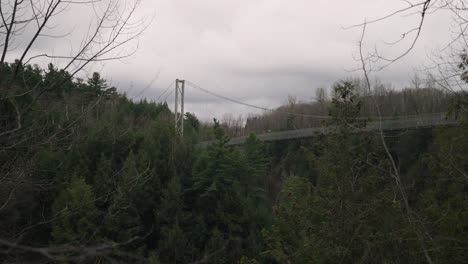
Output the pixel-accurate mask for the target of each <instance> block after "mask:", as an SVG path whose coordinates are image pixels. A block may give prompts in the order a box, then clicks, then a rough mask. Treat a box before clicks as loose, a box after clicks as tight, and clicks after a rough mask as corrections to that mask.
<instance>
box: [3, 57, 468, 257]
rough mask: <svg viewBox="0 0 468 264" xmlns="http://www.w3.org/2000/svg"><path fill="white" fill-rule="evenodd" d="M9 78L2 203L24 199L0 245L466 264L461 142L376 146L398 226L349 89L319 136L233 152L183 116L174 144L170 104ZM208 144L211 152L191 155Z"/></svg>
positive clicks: (424, 138)
mask: <svg viewBox="0 0 468 264" xmlns="http://www.w3.org/2000/svg"><path fill="white" fill-rule="evenodd" d="M463 63H464V64H466V63H465V62H463ZM14 68H15V65H14V64H3V65H0V74H1V76H2V78H0V86H2V87H3V86H5V85H9V88H11V89H9V90H8V89H1V90H0V92H1V94H0V111H1V112H2V115H1V116H0V126H1V127H2V131H3V130H4V129H12V128H14V127H15V126H16V121H17V120H16V114H15V113H16V108H18V109H19V110H20V111H21V112H22V113H24V115H23V116H22V122H23V126H22V128H21V129H20V130H19V132H18V133H13V134H12V135H11V136H7V137H0V144H1V145H2V146H9V147H8V148H5V150H4V151H2V152H0V173H2V174H1V175H0V176H2V177H3V176H4V175H6V176H8V177H7V178H8V180H6V181H2V186H1V188H0V195H3V194H5V192H4V191H3V188H5V189H7V190H8V188H10V187H11V186H13V185H12V184H11V183H10V182H14V183H16V184H19V185H14V187H15V191H14V196H12V197H13V198H12V203H11V204H9V206H6V207H5V208H4V209H3V211H1V213H2V214H0V220H1V222H2V224H3V226H4V228H2V231H0V236H2V238H3V236H8V237H15V236H16V235H17V234H18V233H20V232H23V230H26V231H24V234H23V233H21V237H24V238H26V239H29V240H30V242H31V243H30V244H32V245H37V244H41V245H45V244H46V243H47V242H49V243H50V244H53V245H56V246H61V245H63V244H66V245H79V246H83V245H88V244H89V245H91V244H92V245H96V244H97V245H99V244H100V243H104V244H113V243H123V244H122V245H121V246H119V247H118V251H119V252H118V253H120V255H118V259H119V260H123V262H131V261H133V262H134V260H135V259H139V260H141V261H147V263H244V264H254V263H337V262H340V263H356V262H359V263H422V262H424V260H425V258H424V256H423V253H422V250H421V243H418V242H419V241H421V240H422V241H423V242H424V245H426V247H427V248H428V250H429V254H430V255H431V257H432V259H433V260H434V262H436V263H463V262H464V260H465V259H467V255H466V252H468V251H467V250H466V249H467V248H468V245H467V242H466V241H468V238H467V228H468V226H467V222H466V220H465V219H467V217H468V212H467V209H466V208H467V206H466V200H467V198H466V197H467V192H466V185H467V184H466V174H467V171H468V163H467V155H466V151H465V150H466V149H467V148H468V142H467V137H466V135H467V134H468V130H467V129H466V126H462V127H459V128H440V129H426V130H415V131H408V132H405V133H403V134H400V133H398V134H397V133H393V134H387V135H386V136H387V137H386V140H387V142H388V145H389V148H390V151H391V153H392V154H393V155H394V158H395V160H396V161H397V164H398V166H399V170H400V173H401V175H402V185H403V188H405V191H406V192H407V193H408V197H409V199H408V200H409V203H410V205H411V208H413V211H412V214H413V215H412V217H410V218H408V217H407V214H406V213H405V212H406V211H405V210H403V208H404V207H403V204H402V197H401V192H400V191H399V190H398V186H397V185H395V177H394V175H393V174H392V171H391V168H390V163H389V160H388V157H387V156H386V154H385V152H384V150H383V148H382V147H381V142H380V139H379V138H377V137H376V135H375V134H372V133H362V132H359V131H358V130H356V129H357V128H359V127H361V126H362V125H364V123H363V122H361V121H360V119H359V118H358V115H359V113H361V111H362V103H361V99H362V98H361V97H359V95H358V93H357V92H356V91H355V87H354V86H353V83H351V82H339V83H337V84H336V85H335V86H334V89H335V93H334V97H333V99H332V102H331V103H330V104H329V106H330V109H329V110H330V111H329V112H330V115H331V116H332V121H331V122H330V123H329V125H331V126H330V127H329V129H330V130H332V132H333V133H331V134H330V135H317V137H314V138H312V139H303V140H292V141H288V142H276V143H272V144H270V143H269V144H264V143H262V142H260V140H258V138H256V136H255V135H253V134H252V135H250V136H249V137H248V138H247V139H246V143H245V144H244V145H243V146H242V147H232V146H228V142H229V140H230V139H229V137H228V136H226V134H225V133H224V131H223V129H222V127H221V125H220V124H219V122H218V121H217V120H215V122H214V128H213V129H212V131H207V128H206V127H207V126H204V125H203V124H201V123H200V121H199V120H198V119H197V117H196V116H195V115H193V114H190V113H187V114H185V116H184V118H185V121H186V122H185V127H184V128H185V134H184V137H183V138H180V137H179V136H176V134H175V131H174V128H173V120H174V119H173V117H174V116H173V114H172V113H171V112H170V110H169V108H168V106H167V104H158V103H155V102H149V101H146V100H141V101H138V102H134V101H132V100H130V99H128V98H126V97H125V96H124V95H119V94H117V93H116V92H115V88H112V87H111V88H109V86H108V85H107V83H106V81H105V80H104V79H103V78H102V77H101V76H100V75H99V74H98V73H94V74H93V75H92V76H91V77H90V78H89V79H87V80H85V81H83V80H80V79H73V78H70V77H71V76H70V73H67V72H65V71H63V70H60V69H57V68H56V67H55V66H53V65H49V67H48V68H47V69H40V68H39V67H37V66H30V65H25V66H22V67H20V71H21V74H20V75H22V76H24V77H25V78H21V79H17V80H10V79H9V78H11V77H9V76H11V72H12V69H14ZM463 70H464V69H463ZM463 78H464V76H462V79H463ZM11 83H14V85H13V86H11ZM31 87H34V88H33V89H32V90H29V88H31ZM11 94H23V95H22V96H17V97H11V96H8V95H11ZM12 98H13V99H12ZM460 98H462V97H460ZM460 100H461V101H460V102H461V104H460V105H458V106H457V105H455V107H454V109H455V110H456V113H457V114H458V116H459V117H461V118H464V117H466V111H465V110H466V109H465V108H464V105H463V104H464V103H465V102H464V101H463V100H462V99H460ZM324 106H325V105H324ZM290 117H291V116H290ZM295 121H297V120H293V119H291V120H289V124H288V125H289V126H291V127H292V126H295ZM464 124H465V123H464ZM205 134H212V135H214V136H215V138H216V140H215V142H214V143H213V144H211V145H209V146H208V147H207V148H199V147H198V146H197V145H196V144H197V142H198V141H199V140H200V139H201V138H202V137H204V136H205ZM4 183H5V184H4ZM3 184H4V185H3ZM4 186H5V187H4ZM278 193H279V194H278ZM0 198H3V196H0ZM271 204H274V206H273V207H272V206H271ZM272 211H273V212H272ZM4 212H5V213H4ZM411 219H414V220H415V221H410V220H411ZM34 223H42V224H39V225H37V226H35V227H34V228H30V229H28V227H29V226H31V225H33V224H34ZM422 227H424V231H425V232H424V237H422V238H421V237H418V235H417V233H416V232H415V230H419V229H417V228H420V229H422ZM22 242H24V243H25V242H26V240H24V241H22ZM113 253H115V252H110V251H109V254H113ZM132 256H136V258H132ZM17 257H18V256H17ZM17 261H20V260H17Z"/></svg>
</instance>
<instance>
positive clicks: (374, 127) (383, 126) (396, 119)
mask: <svg viewBox="0 0 468 264" xmlns="http://www.w3.org/2000/svg"><path fill="white" fill-rule="evenodd" d="M174 84H175V89H173V90H171V92H169V91H170V89H171V87H172V86H173V85H174ZM186 84H187V85H188V86H190V87H192V88H194V89H196V90H198V91H201V92H203V93H205V94H208V95H210V96H213V97H217V98H218V99H221V100H224V101H228V102H231V103H235V104H239V105H243V106H246V107H249V108H253V109H256V110H261V111H264V112H279V113H283V114H287V115H290V116H299V117H302V118H304V117H307V118H312V119H318V120H327V119H331V118H332V117H330V116H328V115H311V114H304V113H297V112H292V111H285V110H280V109H272V108H267V107H262V106H258V105H253V104H250V103H245V102H241V101H239V100H236V99H233V98H230V97H227V96H224V95H221V94H219V93H215V92H213V91H211V90H208V89H205V88H203V87H200V86H198V85H196V84H194V83H192V82H189V81H184V80H179V79H177V80H175V81H174V82H173V83H172V84H171V85H169V87H167V89H166V90H164V92H163V93H162V94H161V95H160V96H159V98H158V99H160V98H162V97H163V96H165V97H164V100H163V101H165V100H166V99H167V98H168V97H169V96H170V95H172V94H173V93H175V103H174V113H175V126H176V131H177V132H178V133H180V134H183V127H184V124H183V121H184V118H183V115H184V101H185V99H184V97H185V86H186ZM167 92H169V93H168V94H166V93H167ZM358 119H359V120H360V121H362V122H360V123H364V125H362V126H360V127H359V128H356V129H355V131H360V132H372V131H395V130H399V131H401V130H411V129H421V128H432V127H440V126H458V125H459V122H458V121H457V120H456V119H453V118H448V117H447V115H446V113H430V114H427V113H425V114H418V115H411V116H391V117H380V118H379V117H376V116H374V117H358ZM322 123H325V122H322ZM349 125H350V126H352V124H349ZM335 130H336V127H333V126H327V125H323V126H319V127H310V128H299V129H294V130H283V131H273V132H271V131H269V132H265V133H259V134H257V138H258V139H259V140H261V141H264V142H272V141H281V140H292V139H301V138H309V137H314V136H316V135H317V134H328V133H330V132H333V131H335ZM247 138H248V136H240V137H234V138H231V140H230V141H229V143H228V145H242V144H244V143H245V141H246V139H247ZM213 142H214V141H204V142H201V143H200V146H207V145H209V144H211V143H213Z"/></svg>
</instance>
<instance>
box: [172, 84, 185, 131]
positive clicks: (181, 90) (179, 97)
mask: <svg viewBox="0 0 468 264" xmlns="http://www.w3.org/2000/svg"><path fill="white" fill-rule="evenodd" d="M184 97H185V80H179V79H176V81H175V107H174V115H175V130H176V133H178V134H179V135H180V136H183V135H184Z"/></svg>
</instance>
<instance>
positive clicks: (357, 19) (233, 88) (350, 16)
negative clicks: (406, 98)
mask: <svg viewBox="0 0 468 264" xmlns="http://www.w3.org/2000/svg"><path fill="white" fill-rule="evenodd" d="M406 5H407V3H405V1H400V0H333V1H332V0H314V1H310V0H222V1H220V0H143V2H142V6H141V7H140V10H139V11H138V13H137V18H138V16H140V17H143V16H148V15H150V16H154V21H153V22H152V23H151V25H150V26H149V27H148V29H147V30H146V31H145V33H144V35H143V36H141V37H140V38H139V44H138V45H139V46H138V52H137V53H136V54H135V55H134V56H132V58H130V59H126V60H125V62H124V63H122V62H112V63H111V62H108V63H106V64H97V65H95V66H94V67H93V70H99V71H101V72H103V75H104V76H105V77H106V78H107V79H108V80H110V81H111V83H112V84H113V85H116V86H117V87H118V88H119V89H120V90H121V91H127V93H128V95H129V96H130V97H146V98H148V99H150V100H156V99H158V97H159V96H160V94H161V93H162V92H163V90H164V89H166V87H167V86H168V85H169V84H170V83H171V82H173V80H174V79H176V78H179V79H185V80H188V81H190V82H192V83H195V84H197V85H199V86H201V87H204V88H206V89H209V90H211V91H213V92H216V93H219V94H222V95H225V96H228V97H232V98H234V99H236V100H239V101H243V102H246V103H250V104H255V105H260V106H264V107H271V108H273V107H276V106H278V105H280V104H282V103H284V102H285V101H286V98H287V97H288V95H293V96H296V97H297V98H298V99H299V100H301V101H310V100H313V98H314V95H315V89H316V88H317V87H330V86H331V85H332V84H333V83H334V82H335V81H337V80H339V79H342V78H347V77H352V76H359V72H352V71H351V70H353V69H355V68H356V67H357V66H358V63H357V62H356V61H355V60H354V59H353V56H356V55H357V54H358V53H357V52H358V46H357V43H358V41H359V38H360V33H361V32H360V30H361V29H360V28H352V29H348V30H345V29H343V27H347V26H350V25H353V24H356V23H361V22H363V21H364V19H366V18H367V19H372V18H377V17H380V16H383V15H385V14H388V13H390V12H392V11H394V10H396V9H398V8H401V7H405V6H406ZM418 18H419V17H418V16H398V17H395V18H393V19H389V20H386V21H384V22H382V23H378V24H373V25H371V26H369V28H368V32H367V37H366V42H365V43H366V49H367V50H369V51H370V50H372V49H373V48H374V47H377V48H378V49H379V51H380V52H382V53H383V54H386V55H392V54H398V53H399V52H401V51H402V50H404V48H405V47H407V45H408V43H407V42H406V43H405V42H403V43H402V45H401V46H387V45H385V44H384V43H385V42H392V41H395V40H397V39H399V37H400V36H401V34H402V33H403V32H405V31H407V30H409V29H411V28H412V27H414V26H416V23H417V22H418ZM62 19H63V18H62ZM67 19H68V20H67V22H68V23H71V22H70V21H69V20H71V19H72V18H70V17H69V18H67ZM80 19H83V16H82V15H80ZM449 29H450V21H449V19H447V16H446V14H443V13H437V14H432V15H430V16H428V17H427V20H426V24H425V27H424V29H423V32H422V37H421V39H420V40H419V42H418V44H417V45H416V47H415V49H414V51H413V52H412V53H411V54H410V55H409V56H407V57H406V58H405V59H403V60H401V61H399V62H398V63H396V64H394V65H392V67H389V68H387V69H386V70H385V71H382V72H379V73H376V75H375V76H378V77H379V78H380V79H382V80H383V81H384V82H387V83H393V84H394V85H395V87H397V88H398V87H402V86H403V85H404V84H405V83H407V82H409V79H410V78H411V76H412V75H413V72H414V70H416V69H417V68H418V67H421V66H423V65H425V64H426V63H428V59H427V55H428V54H430V53H431V52H433V51H434V50H435V49H437V48H438V47H441V46H442V45H443V44H444V43H446V42H447V40H448V39H449V38H450V34H451V33H450V30H449ZM152 80H153V82H152ZM172 97H173V95H171V96H170V97H169V98H168V99H167V100H168V102H171V101H173V98H172ZM185 108H186V111H189V112H194V113H195V114H196V115H197V116H199V117H201V118H202V119H205V120H207V119H210V118H212V117H218V118H219V117H220V116H222V115H223V114H224V113H227V112H231V113H235V114H236V115H237V114H243V115H244V116H245V115H247V114H248V113H255V112H256V111H255V110H254V109H248V108H246V107H243V106H239V105H235V104H232V103H228V102H226V101H222V100H220V99H218V98H214V97H211V96H209V95H206V94H203V93H201V92H199V91H197V90H195V89H193V88H190V87H187V88H186V107H185Z"/></svg>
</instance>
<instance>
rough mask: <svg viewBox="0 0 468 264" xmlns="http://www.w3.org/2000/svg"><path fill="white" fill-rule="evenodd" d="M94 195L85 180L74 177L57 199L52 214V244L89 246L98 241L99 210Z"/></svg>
mask: <svg viewBox="0 0 468 264" xmlns="http://www.w3.org/2000/svg"><path fill="white" fill-rule="evenodd" d="M94 202H95V197H94V193H93V191H92V189H91V187H90V186H89V185H87V184H86V182H85V181H84V179H83V178H81V177H77V176H75V177H73V178H72V180H71V182H70V184H69V186H68V187H67V188H66V189H65V190H63V191H62V192H61V193H60V194H59V196H58V197H57V198H56V199H55V201H54V204H53V207H52V213H53V215H54V216H55V217H56V218H57V220H55V221H53V222H52V242H53V243H55V244H60V243H79V244H87V243H88V244H89V243H92V242H95V241H96V240H98V237H97V233H98V226H97V225H96V222H97V217H98V210H97V208H96V207H95V205H94Z"/></svg>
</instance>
